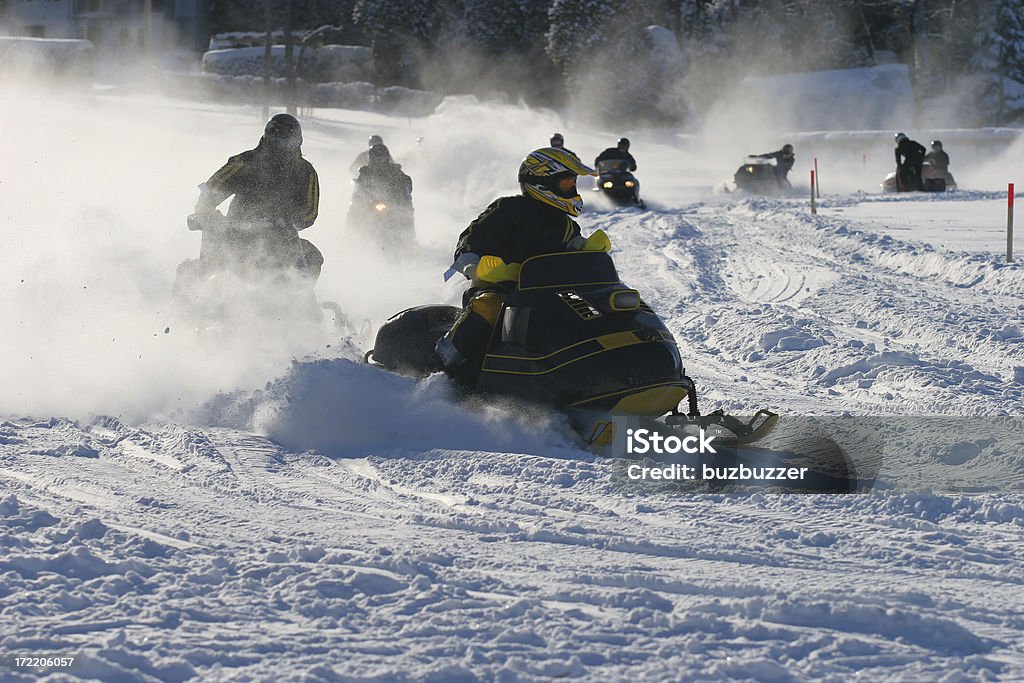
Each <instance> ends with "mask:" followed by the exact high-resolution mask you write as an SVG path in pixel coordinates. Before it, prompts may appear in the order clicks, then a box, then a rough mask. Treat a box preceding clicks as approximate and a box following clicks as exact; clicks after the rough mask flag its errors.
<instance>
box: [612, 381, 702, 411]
mask: <svg viewBox="0 0 1024 683" xmlns="http://www.w3.org/2000/svg"><path fill="white" fill-rule="evenodd" d="M684 398H686V389H684V388H683V387H680V386H675V387H672V386H669V387H655V388H651V389H646V390H644V391H641V392H639V393H635V394H630V395H629V396H626V397H625V398H623V399H622V400H621V401H619V402H618V403H616V404H615V405H614V406H613V407H612V409H611V412H612V413H613V414H617V415H654V416H656V417H660V416H661V415H664V414H665V413H667V412H669V411H670V410H672V409H673V408H675V407H676V406H678V405H679V402H680V401H682V400H683V399H684Z"/></svg>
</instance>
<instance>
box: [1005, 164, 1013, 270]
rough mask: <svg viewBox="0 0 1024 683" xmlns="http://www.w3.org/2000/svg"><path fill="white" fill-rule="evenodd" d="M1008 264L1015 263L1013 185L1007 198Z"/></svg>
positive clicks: (1011, 184)
mask: <svg viewBox="0 0 1024 683" xmlns="http://www.w3.org/2000/svg"><path fill="white" fill-rule="evenodd" d="M1006 262H1007V263H1013V183H1010V187H1009V191H1008V192H1007V196H1006Z"/></svg>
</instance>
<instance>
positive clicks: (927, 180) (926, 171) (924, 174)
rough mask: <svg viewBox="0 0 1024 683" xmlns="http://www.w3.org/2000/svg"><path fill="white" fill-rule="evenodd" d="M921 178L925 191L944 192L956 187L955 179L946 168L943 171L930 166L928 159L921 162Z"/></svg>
mask: <svg viewBox="0 0 1024 683" xmlns="http://www.w3.org/2000/svg"><path fill="white" fill-rule="evenodd" d="M921 179H922V180H923V181H924V190H925V192H945V191H946V190H955V189H956V179H955V178H953V174H952V173H950V172H949V170H948V169H947V170H946V172H945V173H943V172H942V171H940V170H937V169H936V168H935V167H934V166H932V164H931V162H930V161H927V160H925V162H924V163H923V164H921Z"/></svg>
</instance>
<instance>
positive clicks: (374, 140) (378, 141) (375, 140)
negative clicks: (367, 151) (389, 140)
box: [367, 135, 384, 147]
mask: <svg viewBox="0 0 1024 683" xmlns="http://www.w3.org/2000/svg"><path fill="white" fill-rule="evenodd" d="M383 144H384V138H382V137H381V136H379V135H371V136H370V139H369V140H368V141H367V146H368V147H373V146H374V145H383Z"/></svg>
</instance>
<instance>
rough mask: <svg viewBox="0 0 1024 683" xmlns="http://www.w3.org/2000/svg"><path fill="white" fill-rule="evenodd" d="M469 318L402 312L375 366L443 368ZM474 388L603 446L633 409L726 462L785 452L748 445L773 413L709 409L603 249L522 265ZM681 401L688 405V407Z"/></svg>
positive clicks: (436, 310) (448, 312)
mask: <svg viewBox="0 0 1024 683" xmlns="http://www.w3.org/2000/svg"><path fill="white" fill-rule="evenodd" d="M459 313H460V309H458V308H456V307H453V306H442V305H428V306H418V307H416V308H410V309H407V310H404V311H402V312H400V313H398V314H396V315H394V316H393V317H392V318H391V319H389V320H388V321H387V322H386V323H385V324H384V325H383V326H382V327H381V328H380V330H379V331H378V333H377V338H376V342H375V345H374V348H373V349H372V350H370V351H369V352H368V353H367V354H366V360H367V362H371V363H375V364H378V365H381V366H383V367H384V368H386V369H388V370H391V371H394V372H398V373H402V374H409V375H413V376H425V375H427V374H430V373H434V372H443V371H444V366H443V364H442V363H441V361H440V359H439V358H438V357H437V355H436V354H435V352H434V346H435V344H436V343H437V341H438V340H439V339H440V338H441V337H442V336H444V334H445V333H446V332H447V331H448V330H449V329H450V328H451V326H452V324H453V323H454V322H455V320H456V318H457V317H458V315H459ZM472 390H473V391H475V392H479V393H482V394H496V395H505V396H513V397H517V398H520V399H523V400H526V401H530V402H534V403H538V404H544V405H548V406H551V407H553V408H555V409H557V410H560V411H563V412H564V413H565V414H567V415H568V416H569V418H570V422H571V423H572V424H573V426H574V428H575V429H576V430H577V432H578V433H579V434H580V436H581V438H582V440H583V441H584V442H585V443H586V444H588V445H589V447H591V448H594V449H595V450H598V451H601V450H602V449H607V448H608V447H609V446H611V445H612V444H613V441H614V440H615V439H617V438H622V433H621V432H622V429H621V428H620V429H619V432H618V433H617V432H616V426H615V425H616V422H617V421H619V420H620V418H623V417H625V416H632V417H633V418H636V419H640V420H643V421H644V422H643V424H644V426H646V427H652V428H657V429H662V430H668V431H670V432H672V433H673V434H676V435H679V436H680V437H682V435H684V433H685V434H686V435H690V434H692V433H693V432H695V431H697V430H699V429H706V430H710V431H713V432H715V433H716V434H718V439H719V441H718V443H719V444H721V445H722V446H723V447H725V448H727V449H733V450H731V451H727V453H731V455H728V454H726V455H723V456H721V457H724V458H726V460H729V459H730V458H731V459H732V461H735V462H740V461H744V462H758V461H760V462H764V461H769V462H771V461H773V458H776V454H775V453H774V452H762V451H759V450H757V449H748V448H745V445H746V444H750V443H753V442H755V441H758V440H760V439H763V438H764V437H766V436H768V434H769V433H771V432H772V430H773V428H774V427H775V423H776V421H777V419H778V416H777V415H776V414H775V413H772V412H770V411H766V410H762V411H759V412H758V413H757V414H756V415H755V416H754V417H753V418H751V419H750V420H746V421H745V420H741V419H739V418H735V417H732V416H728V415H724V414H722V413H721V412H720V411H716V412H714V413H711V414H709V415H702V414H701V412H700V411H699V410H698V405H697V390H696V386H695V384H694V382H693V380H692V379H691V378H690V377H689V376H687V374H686V372H685V370H684V369H683V367H682V362H681V359H680V354H679V349H678V347H677V346H676V342H675V339H674V338H673V337H672V334H671V333H670V332H669V331H668V329H667V328H666V327H665V325H664V324H663V323H662V321H661V319H660V318H659V317H658V316H657V314H655V312H654V311H653V310H652V309H651V308H650V306H648V305H647V304H646V303H644V301H643V300H642V299H641V297H640V293H639V292H637V290H635V289H631V288H629V287H628V286H626V285H625V284H623V283H622V282H621V280H620V279H619V276H618V273H617V272H616V270H615V266H614V264H613V263H612V260H611V257H610V256H609V255H608V254H607V253H605V252H603V251H574V252H565V253H555V254H546V255H542V256H536V257H533V258H530V259H528V260H527V261H526V262H524V263H523V264H522V267H521V270H520V275H519V282H518V285H517V287H516V289H515V290H514V291H513V292H511V293H510V294H509V295H508V297H507V298H506V300H505V303H504V305H503V307H502V310H501V312H500V313H499V316H498V322H497V325H496V326H495V328H494V332H493V334H492V337H491V340H490V343H489V346H488V350H487V353H486V356H485V358H484V361H483V365H482V368H481V372H480V374H479V377H478V379H477V382H476V385H475V386H474V387H473V388H472ZM683 401H685V412H681V411H680V410H679V405H680V403H681V402H683ZM659 418H660V419H659ZM741 446H743V447H744V449H743V450H738V449H739V447H741ZM765 453H768V455H767V456H766V455H765ZM716 457H717V456H716ZM843 466H845V464H844V465H843ZM840 469H842V467H840ZM823 481H824V483H823ZM805 483H806V482H805ZM811 485H812V487H814V488H816V489H818V490H843V491H846V490H850V487H851V475H850V474H849V472H847V474H845V475H842V474H840V475H828V476H826V478H825V480H822V481H817V482H816V483H813V484H811Z"/></svg>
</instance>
